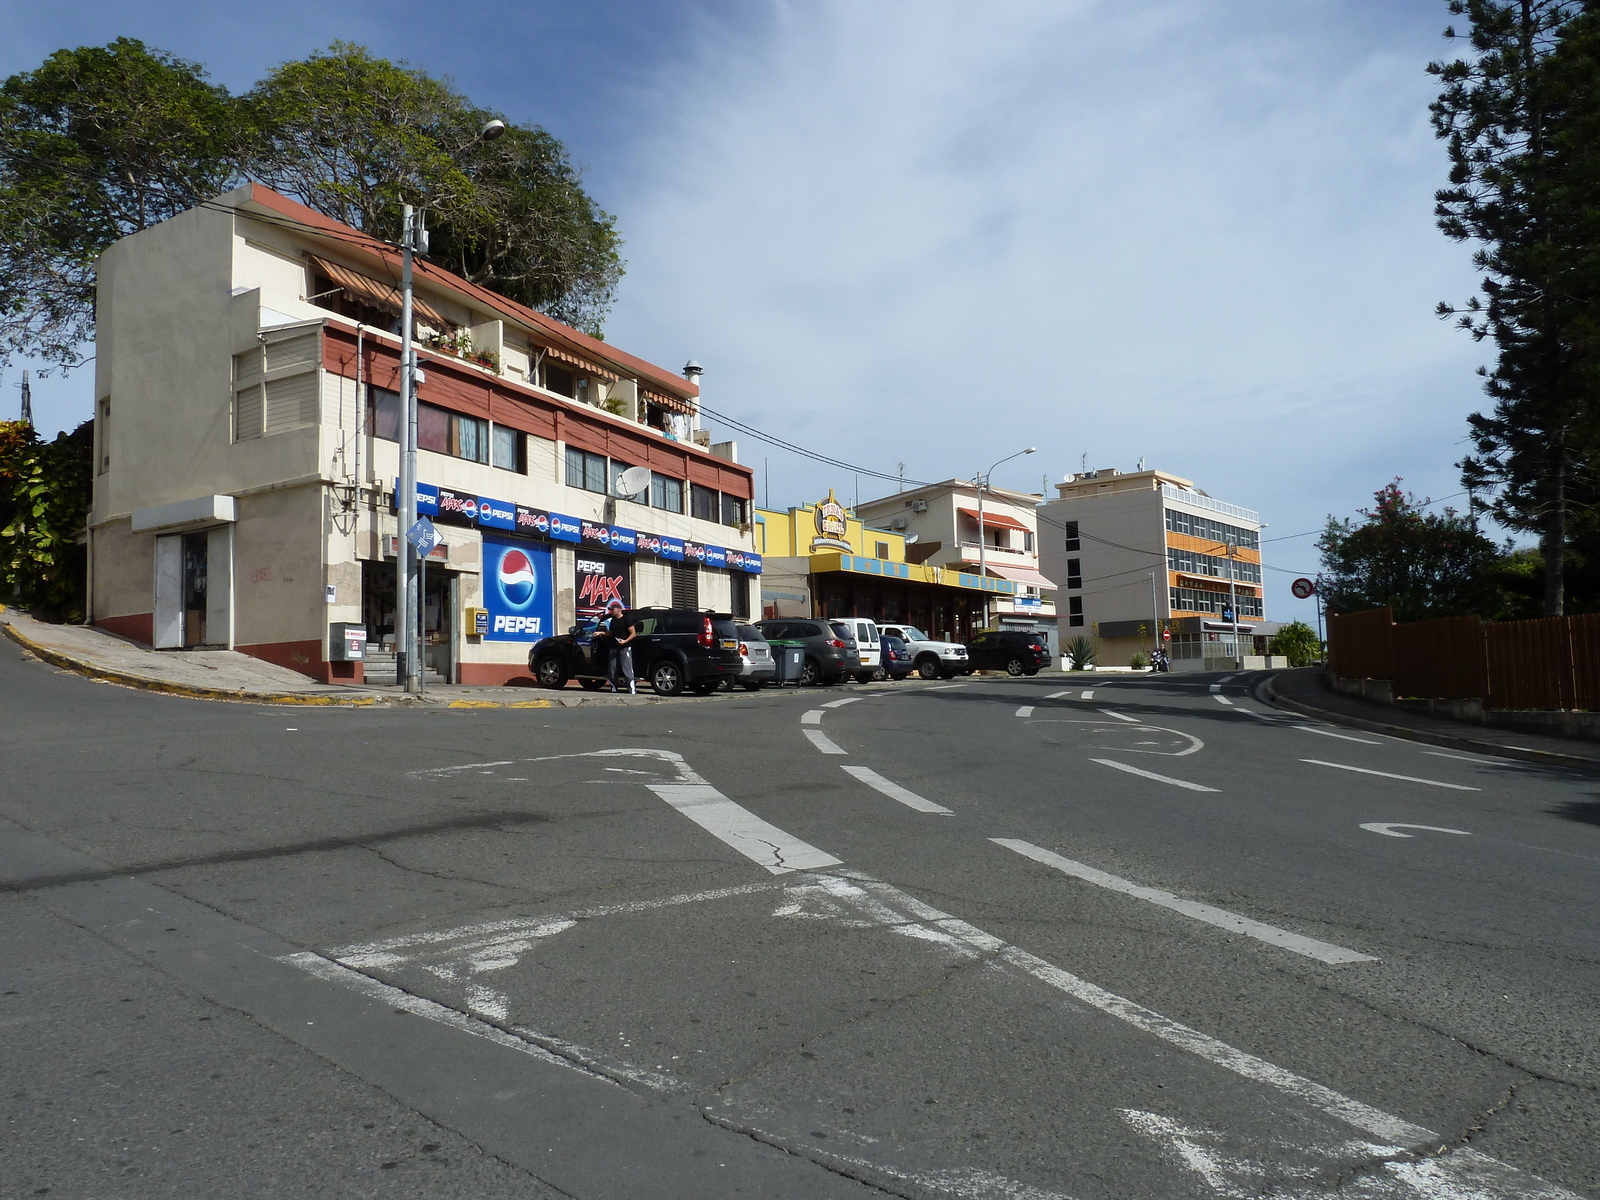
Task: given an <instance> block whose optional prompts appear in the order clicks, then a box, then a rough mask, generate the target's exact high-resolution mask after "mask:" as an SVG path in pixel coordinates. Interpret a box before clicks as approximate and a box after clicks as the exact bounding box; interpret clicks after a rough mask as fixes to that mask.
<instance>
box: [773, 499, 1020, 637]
mask: <svg viewBox="0 0 1600 1200" xmlns="http://www.w3.org/2000/svg"><path fill="white" fill-rule="evenodd" d="M755 537H756V549H757V550H758V551H759V553H760V554H761V556H762V576H761V609H762V615H763V616H766V617H870V618H872V619H873V620H876V621H883V622H890V623H895V624H905V625H914V626H916V627H917V628H918V629H920V630H922V631H923V632H924V633H926V634H928V635H929V636H931V637H935V638H944V639H947V640H950V641H965V640H966V639H967V638H969V637H971V636H972V634H973V633H974V632H975V631H976V630H977V629H978V628H979V627H980V625H981V622H982V620H983V616H982V614H983V597H984V594H985V593H988V594H989V595H990V596H992V597H993V596H1004V597H1011V596H1014V595H1015V594H1016V589H1017V585H1016V584H1015V583H1014V582H1012V581H1011V580H1009V579H993V578H988V579H986V578H984V577H983V576H980V575H976V574H972V573H969V572H967V571H962V570H959V569H958V568H955V567H931V566H927V565H925V564H922V563H911V562H907V561H906V537H905V534H903V533H897V532H895V531H893V530H888V529H871V528H868V527H867V526H866V525H865V524H864V523H863V522H862V521H861V519H860V518H859V517H857V516H856V514H855V513H853V512H851V511H850V510H849V509H847V508H846V507H845V506H844V505H843V504H841V503H839V501H838V500H837V499H836V498H835V496H834V494H833V492H832V490H830V491H829V492H828V498H827V499H826V500H819V501H817V502H816V503H815V504H804V505H800V506H798V507H796V508H790V509H787V510H783V511H779V510H776V509H761V508H758V509H757V510H756V514H755Z"/></svg>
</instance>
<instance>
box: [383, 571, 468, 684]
mask: <svg viewBox="0 0 1600 1200" xmlns="http://www.w3.org/2000/svg"><path fill="white" fill-rule="evenodd" d="M424 587H425V592H424V594H423V601H422V611H423V617H424V625H423V650H422V661H423V663H424V664H425V665H426V668H427V671H428V676H427V679H428V682H429V683H449V682H452V681H453V680H454V679H455V621H454V619H453V614H454V612H455V607H456V603H455V600H456V573H455V572H454V571H447V570H445V569H444V568H442V567H439V566H434V565H431V564H430V565H429V567H428V571H427V580H426V582H425V584H424ZM394 608H395V564H394V563H393V562H382V563H377V562H365V563H362V564H361V619H362V620H363V621H364V622H365V623H366V626H367V643H368V645H369V646H371V647H373V650H372V651H371V652H369V653H370V656H371V658H372V664H373V665H376V664H377V663H379V662H382V661H384V660H388V661H391V662H392V656H393V654H394V650H395V628H394ZM380 647H381V649H380ZM379 656H381V658H380V657H379ZM391 670H392V668H391ZM368 671H369V673H373V674H376V672H374V671H373V670H372V665H369V667H368Z"/></svg>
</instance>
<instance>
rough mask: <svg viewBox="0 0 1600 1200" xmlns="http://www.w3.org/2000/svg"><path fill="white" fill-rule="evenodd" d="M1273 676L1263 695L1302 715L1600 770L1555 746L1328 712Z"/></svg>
mask: <svg viewBox="0 0 1600 1200" xmlns="http://www.w3.org/2000/svg"><path fill="white" fill-rule="evenodd" d="M1275 678H1276V676H1268V677H1267V678H1266V679H1265V680H1264V681H1263V685H1264V686H1265V688H1266V692H1267V699H1268V701H1269V702H1270V703H1272V704H1275V705H1277V706H1278V707H1279V708H1287V709H1289V710H1291V711H1292V712H1297V713H1300V714H1301V715H1302V716H1307V717H1316V718H1317V719H1318V720H1322V721H1327V722H1328V723H1329V724H1331V725H1345V726H1348V727H1350V728H1352V729H1364V730H1366V731H1367V732H1368V733H1382V734H1385V735H1387V736H1389V737H1397V738H1405V739H1406V740H1408V741H1413V742H1422V743H1424V744H1425V745H1429V746H1446V747H1449V748H1450V749H1452V750H1469V751H1471V752H1472V753H1474V754H1483V755H1487V756H1489V757H1491V758H1510V759H1516V760H1518V761H1521V762H1529V763H1541V764H1543V765H1545V766H1559V767H1576V768H1578V769H1579V770H1583V771H1600V758H1590V757H1588V756H1587V755H1583V754H1562V753H1561V752H1560V751H1556V750H1530V749H1526V748H1524V747H1522V746H1505V745H1501V744H1500V743H1499V742H1484V741H1479V740H1478V739H1477V738H1469V737H1458V736H1456V735H1455V734H1451V733H1434V732H1433V731H1432V730H1426V729H1413V728H1412V727H1410V726H1409V725H1392V724H1390V723H1388V722H1386V721H1369V720H1368V719H1367V718H1365V717H1353V716H1350V715H1348V714H1347V713H1336V712H1329V711H1328V710H1327V709H1325V708H1318V707H1316V706H1315V705H1313V704H1307V703H1305V702H1304V701H1301V700H1293V699H1291V698H1289V697H1288V696H1285V695H1283V694H1282V693H1280V692H1279V691H1278V689H1277V688H1275V687H1273V686H1272V684H1273V680H1274V679H1275Z"/></svg>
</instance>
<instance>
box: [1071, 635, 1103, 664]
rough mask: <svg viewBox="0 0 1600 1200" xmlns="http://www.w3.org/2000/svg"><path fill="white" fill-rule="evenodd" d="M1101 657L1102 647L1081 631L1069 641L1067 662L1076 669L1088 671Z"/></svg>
mask: <svg viewBox="0 0 1600 1200" xmlns="http://www.w3.org/2000/svg"><path fill="white" fill-rule="evenodd" d="M1099 657H1100V648H1099V647H1098V646H1096V645H1095V644H1094V643H1093V642H1091V641H1090V640H1089V639H1088V638H1086V637H1084V636H1083V634H1081V633H1080V634H1079V635H1078V636H1077V637H1075V638H1073V639H1072V640H1071V641H1070V642H1068V643H1067V662H1068V663H1069V664H1070V665H1071V669H1072V670H1074V671H1087V670H1088V669H1089V668H1090V667H1092V666H1094V660H1095V659H1097V658H1099Z"/></svg>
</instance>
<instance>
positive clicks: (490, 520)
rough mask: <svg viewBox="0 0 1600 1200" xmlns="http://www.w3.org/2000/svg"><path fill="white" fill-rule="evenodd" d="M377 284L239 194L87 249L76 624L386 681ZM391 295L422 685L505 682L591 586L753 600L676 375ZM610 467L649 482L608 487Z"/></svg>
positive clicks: (598, 346) (350, 260)
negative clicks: (429, 535)
mask: <svg viewBox="0 0 1600 1200" xmlns="http://www.w3.org/2000/svg"><path fill="white" fill-rule="evenodd" d="M399 278H400V261H399V254H398V252H397V251H396V250H394V249H393V248H392V247H390V246H388V245H386V244H384V243H382V242H379V241H377V240H376V239H374V238H371V237H369V236H367V235H365V234H362V233H360V232H359V231H357V230H354V229H351V228H349V227H348V226H345V225H342V224H340V223H338V222H336V221H333V220H330V219H329V218H327V217H324V216H322V215H320V214H318V213H315V212H313V211H312V210H310V209H307V208H305V207H303V206H302V205H299V204H296V203H294V202H293V201H291V200H288V199H286V198H285V197H283V196H280V195H278V194H277V193H275V192H272V191H270V190H269V189H266V188H263V187H260V186H258V185H249V186H246V187H242V188H239V189H237V190H235V191H233V192H229V193H227V194H225V195H223V196H220V197H218V198H217V199H216V200H214V201H211V202H209V203H207V204H205V205H202V206H200V207H198V208H195V209H192V210H190V211H188V212H185V213H182V214H180V215H178V216H176V217H173V218H172V219H170V220H167V221H164V222H162V223H160V224H159V225H155V226H152V227H151V228H149V229H145V230H142V231H140V232H139V233H136V234H133V235H131V236H129V237H126V238H123V239H122V240H120V241H118V242H117V243H115V244H114V245H112V246H111V247H110V248H108V249H107V250H106V252H105V253H104V254H103V255H102V256H101V259H100V262H99V283H98V299H97V320H98V331H99V332H98V342H97V347H96V351H97V353H96V361H95V396H96V403H95V471H96V474H95V480H94V502H93V507H92V509H91V512H90V517H89V530H88V538H89V595H88V612H89V614H90V619H91V620H92V621H93V622H94V623H95V624H97V625H100V626H102V627H104V628H107V629H110V630H113V631H115V632H117V633H120V634H123V635H125V636H128V637H131V638H133V639H135V640H137V641H140V642H144V643H146V644H149V645H152V646H156V647H195V648H208V647H214V648H231V649H235V650H240V651H243V652H245V653H248V654H252V655H255V656H256V657H259V658H262V659H266V660H268V661H271V662H275V663H279V664H281V665H284V666H287V667H291V668H293V669H295V670H298V671H301V672H303V673H304V674H306V675H309V676H312V677H313V678H316V679H321V680H324V681H332V682H351V683H355V682H363V681H366V682H374V683H378V682H392V681H393V659H392V647H393V638H394V603H395V589H396V576H395V549H396V544H397V543H396V539H397V536H398V535H399V533H400V531H399V530H398V528H397V527H396V516H395V510H396V504H395V494H394V493H395V486H396V479H397V477H398V474H399V454H400V445H399V438H400V436H401V433H402V430H401V419H402V417H401V413H402V406H401V403H400V396H399V392H398V388H399V375H400V339H399V337H398V336H397V333H396V331H397V330H398V328H399V313H400V293H399V290H398V281H399ZM414 292H415V304H414V308H415V313H416V316H415V323H416V330H415V337H416V345H417V350H418V359H419V363H418V365H419V371H420V375H419V383H418V387H417V394H418V444H419V447H420V449H419V451H418V456H417V458H418V464H417V478H418V496H417V508H418V512H419V514H423V515H427V516H429V517H431V518H432V519H433V521H434V522H435V523H436V524H437V525H438V527H439V530H440V533H441V534H443V538H444V540H443V544H441V545H440V546H438V547H437V548H436V549H435V550H434V551H433V552H432V554H431V555H430V556H429V559H428V561H427V564H426V581H425V591H424V597H423V608H424V611H425V628H426V634H425V642H426V653H425V659H426V665H427V668H428V669H429V671H430V673H431V676H432V677H433V678H435V679H442V680H447V681H452V682H459V683H476V684H501V683H506V682H509V681H511V680H514V679H519V678H525V677H526V676H527V653H528V648H529V646H530V644H531V643H532V642H534V641H537V640H538V639H539V638H542V637H546V636H548V635H549V634H551V633H552V632H556V631H563V630H565V629H566V628H567V627H568V626H570V625H571V624H573V623H574V622H575V621H576V620H577V619H579V618H580V617H582V616H584V615H587V614H591V613H595V612H599V611H602V610H603V609H604V607H605V604H606V602H607V601H608V600H610V599H613V598H615V599H621V600H622V601H623V602H624V603H626V604H628V605H630V606H643V605H676V606H680V607H695V608H713V609H717V610H720V611H727V612H732V613H734V614H736V615H740V616H749V615H750V614H751V613H752V612H754V611H757V610H758V607H759V603H760V601H759V596H760V586H759V585H760V580H759V575H760V572H761V557H760V555H759V554H758V553H756V549H755V544H754V540H753V536H752V524H751V510H750V508H751V499H752V496H753V487H752V479H751V472H750V470H749V469H748V468H746V467H743V466H741V465H740V464H739V463H738V462H736V461H735V458H736V448H735V446H734V444H733V443H731V442H727V443H722V444H719V445H715V446H713V445H711V443H710V439H709V437H708V436H707V435H706V433H705V432H704V431H703V430H700V429H698V428H697V427H696V425H697V413H696V399H697V397H698V394H699V389H698V387H697V385H696V382H695V381H694V380H693V379H689V378H684V377H682V376H679V375H676V374H674V373H673V372H671V371H668V370H665V369H663V368H661V367H658V366H655V365H653V364H651V363H648V362H645V361H643V360H641V359H638V358H635V357H634V356H632V355H629V354H627V353H625V352H623V351H621V350H619V349H617V348H616V347H614V346H611V345H609V344H607V343H605V342H602V341H599V340H597V339H595V338H592V337H589V336H588V335H586V334H584V333H582V332H580V331H579V330H576V329H572V328H570V327H568V326H566V325H563V324H561V323H560V322H559V321H555V320H553V319H551V318H550V317H548V316H545V315H544V314H543V313H539V312H536V311H534V310H531V309H528V308H524V307H523V306H521V305H519V304H516V303H514V302H513V301H510V300H508V299H506V298H505V297H503V296H499V295H497V294H495V293H493V292H489V291H487V290H485V289H483V288H480V287H478V286H476V285H474V284H472V283H470V282H468V281H467V280H465V279H462V278H460V277H458V276H455V275H451V274H450V273H448V272H446V271H442V270H440V269H438V268H436V267H433V266H431V265H429V264H427V263H425V262H422V261H419V262H418V263H417V266H416V271H415V286H414ZM630 467H639V468H644V472H643V473H640V474H645V473H647V474H648V483H647V484H646V485H645V486H644V487H643V488H642V489H641V490H639V491H637V492H635V493H634V494H632V495H629V496H621V495H618V494H617V492H618V490H619V487H620V485H619V482H618V481H619V477H620V475H621V473H622V472H623V471H624V470H626V469H627V468H630ZM638 477H639V475H638V474H636V476H635V477H634V478H636V479H637V478H638ZM345 626H364V627H365V630H366V635H367V639H368V644H369V648H370V649H369V655H368V658H367V660H366V661H365V662H361V661H343V659H344V655H343V654H342V653H341V649H342V647H343V645H344V639H343V637H342V636H341V635H342V632H343V627H345ZM385 665H387V676H385V675H384V674H383V670H384V667H385Z"/></svg>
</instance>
